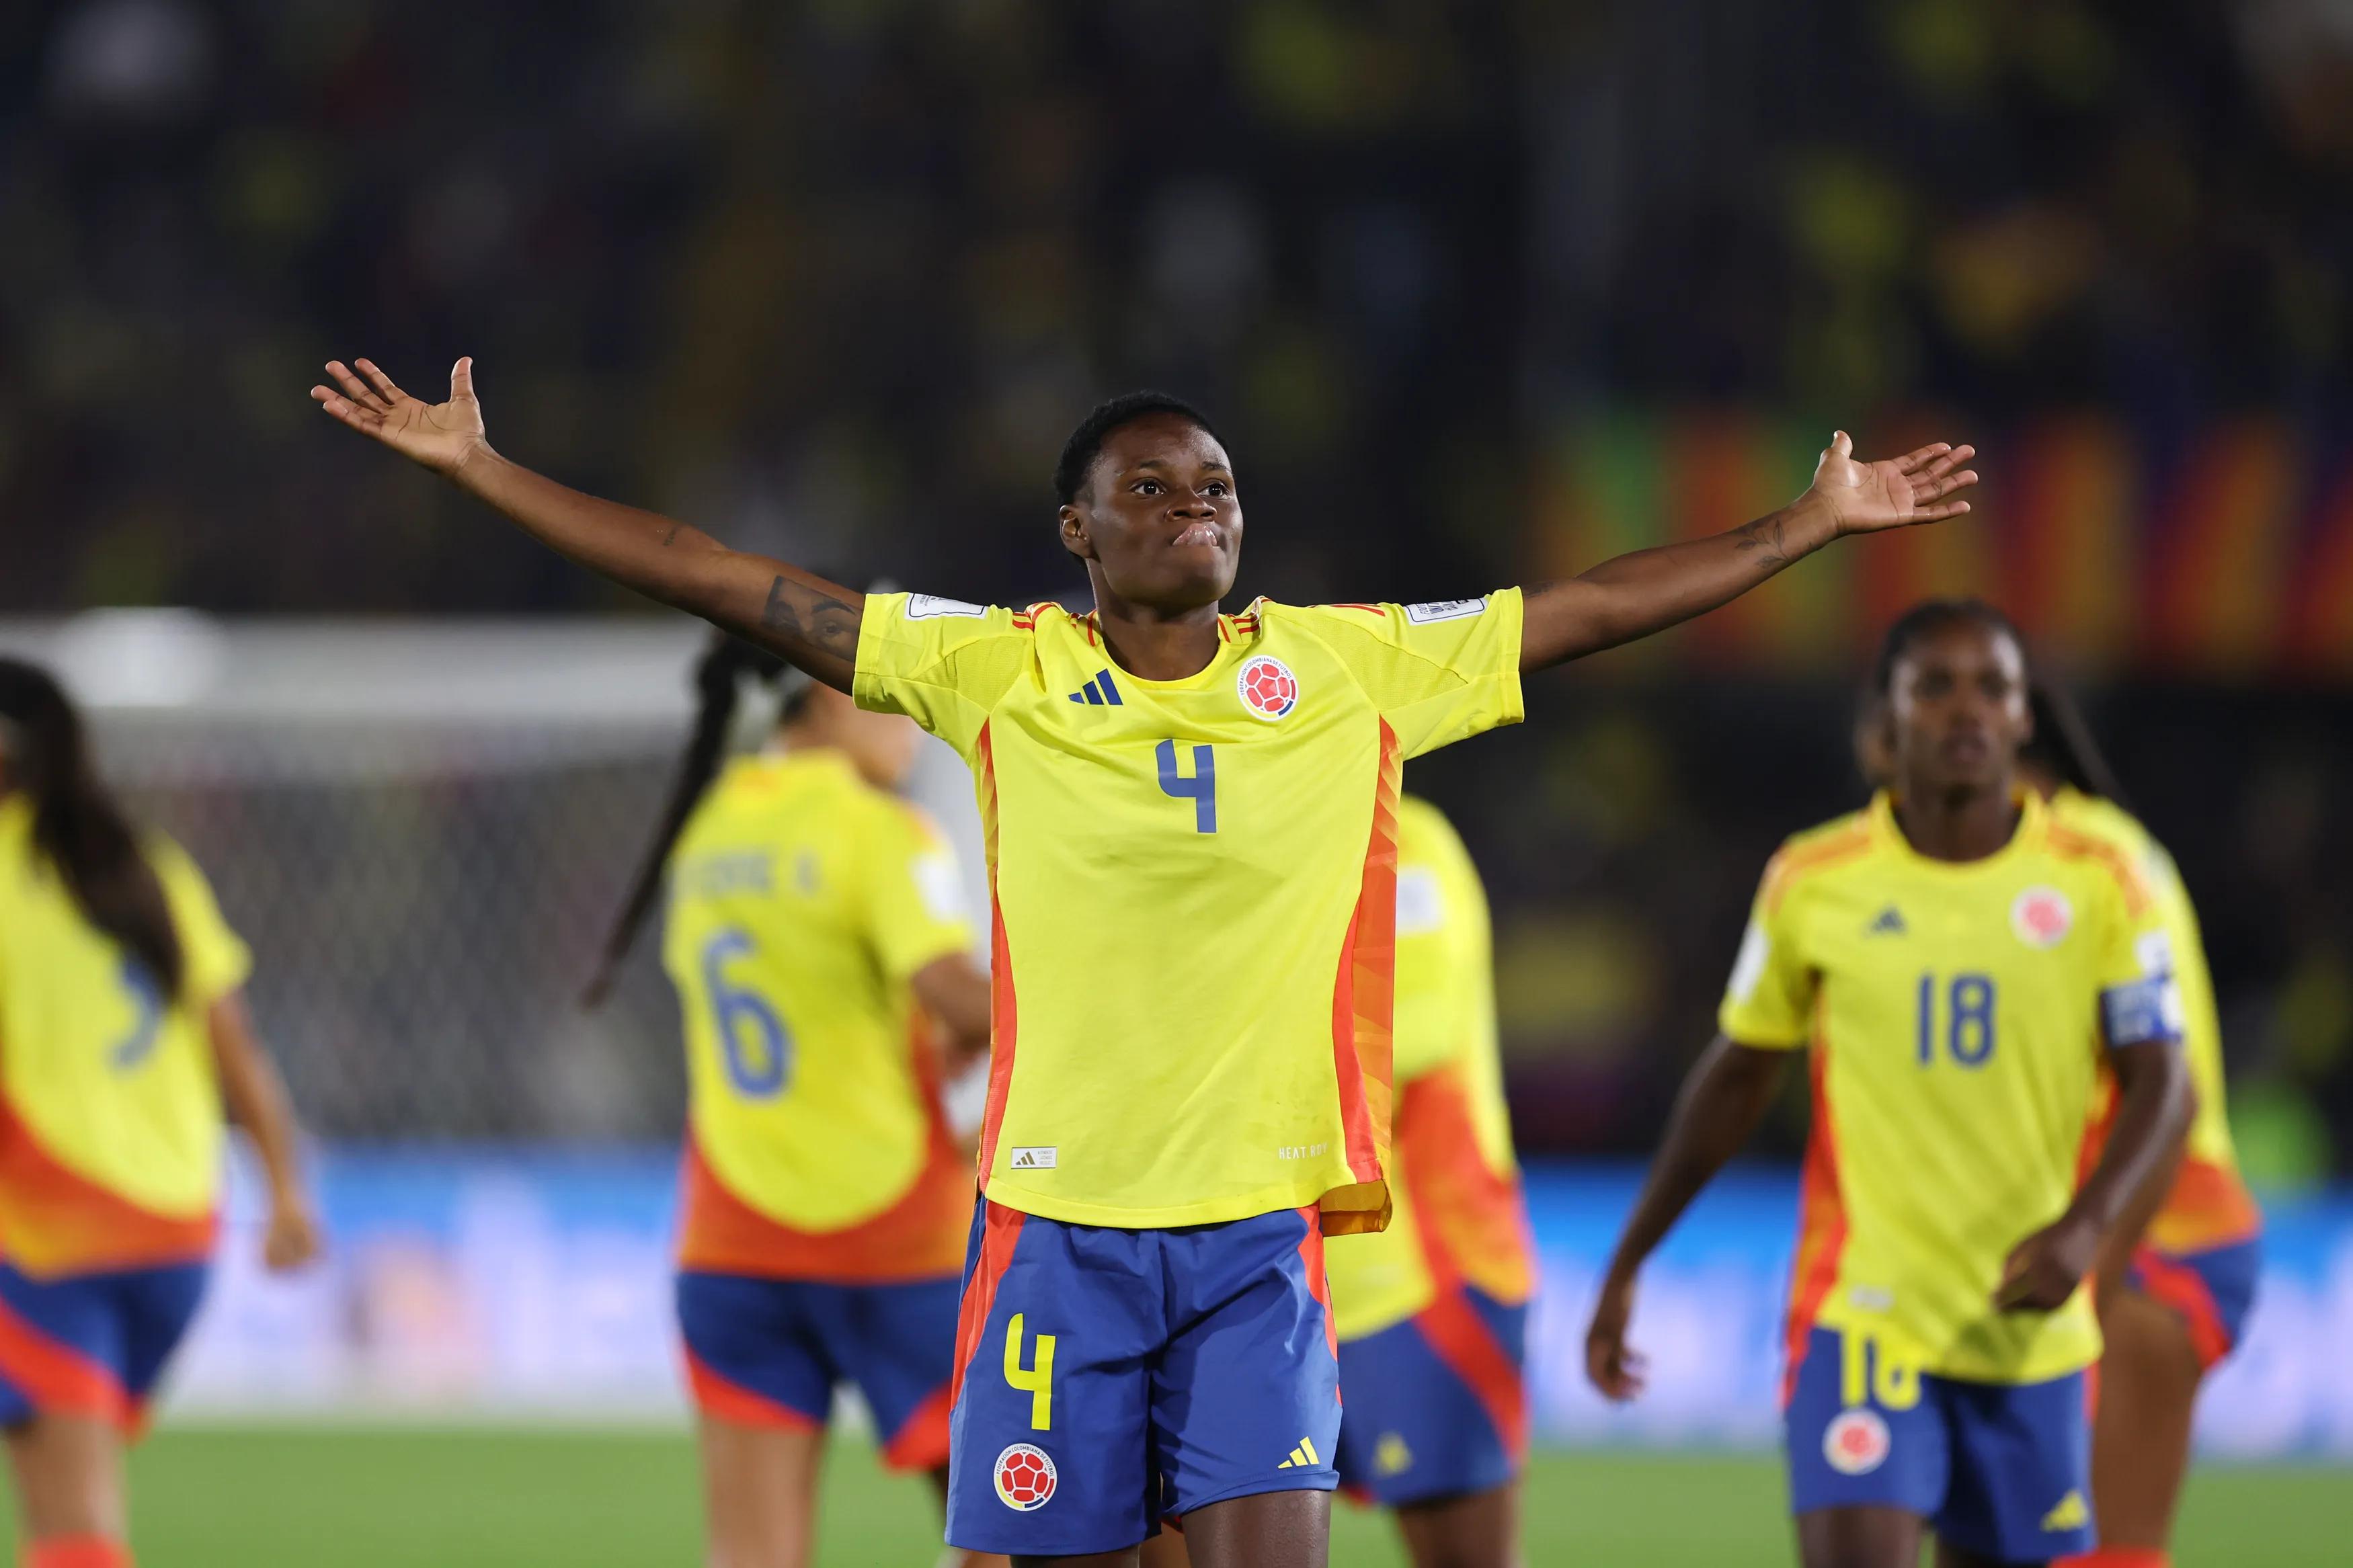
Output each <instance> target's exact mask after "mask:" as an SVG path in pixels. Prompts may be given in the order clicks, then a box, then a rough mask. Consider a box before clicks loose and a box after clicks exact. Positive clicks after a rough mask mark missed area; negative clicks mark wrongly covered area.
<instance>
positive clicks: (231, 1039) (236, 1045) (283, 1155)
mask: <svg viewBox="0 0 2353 1568" xmlns="http://www.w3.org/2000/svg"><path fill="white" fill-rule="evenodd" d="M205 1024H206V1038H207V1039H208V1040H209V1041H210V1043H211V1045H212V1050H213V1070H214V1072H215V1074H216V1077H217V1079H218V1081H219V1083H220V1096H221V1104H222V1107H223V1109H225V1110H227V1113H228V1119H229V1121H232V1122H234V1123H236V1124H237V1126H239V1127H242V1128H244V1129H245V1135H246V1136H247V1137H248V1138H250V1139H251V1140H252V1141H253V1152H254V1153H255V1154H257V1155H259V1157H260V1160H261V1170H262V1174H263V1176H264V1178H265V1179H266V1180H267V1181H268V1182H269V1229H268V1230H267V1231H266V1232H265V1233H264V1234H263V1237H262V1242H261V1257H262V1261H263V1262H264V1263H265V1264H267V1265H268V1266H269V1268H271V1269H272V1270H276V1271H283V1270H285V1269H289V1268H299V1267H301V1265H302V1264H305V1263H308V1262H309V1261H310V1260H311V1258H315V1257H317V1256H318V1254H319V1219H318V1215H317V1212H316V1211H315V1210H314V1209H312V1207H311V1194H310V1189H309V1188H308V1187H307V1186H306V1185H305V1184H304V1183H303V1180H302V1166H301V1156H300V1154H299V1153H298V1152H297V1151H298V1147H299V1145H300V1144H301V1129H300V1128H299V1127H298V1126H297V1125H296V1123H295V1121H294V1105H293V1101H292V1100H290V1098H289V1097H288V1096H287V1093H286V1080H285V1079H282V1078H280V1077H279V1076H278V1064H277V1063H275V1062H273V1061H271V1060H270V1059H269V1052H267V1051H265V1050H263V1049H262V1048H261V1042H260V1041H259V1040H257V1039H255V1038H254V1035H253V1019H252V1016H251V1015H250V1014H248V1012H247V1011H246V1006H245V994H244V993H243V992H237V991H233V992H231V993H229V994H227V995H226V996H224V997H222V998H221V999H220V1000H219V1001H217V1002H216V1003H214V1004H213V1005H212V1010H211V1012H210V1013H209V1014H208V1015H207V1016H206V1020H205Z"/></svg>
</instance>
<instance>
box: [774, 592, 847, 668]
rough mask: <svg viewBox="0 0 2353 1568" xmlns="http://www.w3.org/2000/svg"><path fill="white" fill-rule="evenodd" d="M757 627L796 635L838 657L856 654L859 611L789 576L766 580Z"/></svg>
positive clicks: (789, 635)
mask: <svg viewBox="0 0 2353 1568" xmlns="http://www.w3.org/2000/svg"><path fill="white" fill-rule="evenodd" d="M760 627H761V629H762V630H763V631H771V632H781V633H783V634H784V635H785V636H786V637H798V638H799V639H801V640H802V641H803V642H806V643H807V644H809V645H810V646H811V647H818V648H822V649H824V650H825V651H826V652H827V653H829V654H832V655H834V656H836V657H837V658H855V657H856V655H857V652H858V612H857V611H856V610H855V609H853V608H852V607H851V606H849V605H845V604H843V603H842V602H841V601H840V600H839V599H837V598H835V597H834V596H833V595H830V594H828V593H827V592H825V591H824V590H823V589H821V588H812V587H810V586H809V585H808V584H806V583H796V582H794V581H793V580H792V579H791V578H789V577H778V578H777V579H776V581H775V582H773V583H771V584H768V603H767V605H766V607H765V608H764V609H762V610H761V612H760Z"/></svg>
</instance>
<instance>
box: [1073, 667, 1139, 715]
mask: <svg viewBox="0 0 2353 1568" xmlns="http://www.w3.org/2000/svg"><path fill="white" fill-rule="evenodd" d="M1071 701H1073V702H1083V703H1085V704H1086V705H1087V706H1088V707H1090V708H1106V707H1108V708H1124V707H1125V706H1127V705H1126V704H1125V703H1124V702H1122V701H1121V700H1119V688H1118V686H1117V685H1115V684H1114V683H1113V680H1112V678H1111V671H1110V670H1108V669H1106V670H1104V671H1103V673H1102V674H1101V675H1098V676H1096V677H1095V678H1094V679H1092V680H1090V681H1088V682H1087V683H1086V684H1085V685H1084V686H1082V687H1080V688H1079V689H1077V690H1076V691H1073V692H1071Z"/></svg>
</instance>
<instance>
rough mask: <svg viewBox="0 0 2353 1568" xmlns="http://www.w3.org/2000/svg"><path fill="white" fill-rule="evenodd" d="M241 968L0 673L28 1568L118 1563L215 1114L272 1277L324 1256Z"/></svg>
mask: <svg viewBox="0 0 2353 1568" xmlns="http://www.w3.org/2000/svg"><path fill="white" fill-rule="evenodd" d="M251 968H252V960H251V955H250V954H249V953H248V952H247V950H246V946H245V944H244V943H243V942H240V941H239V940H238V939H237V934H236V933H235V932H234V931H230V930H229V928H228V925H227V922H226V921H223V920H222V918H221V914H220V910H219V908H218V907H217V906H216V904H215V902H214V901H213V894H212V889H211V888H210V887H209V886H208V885H207V884H206V881H205V878H204V875H203V873H202V872H200V871H198V870H197V869H196V866H195V862H194V861H193V860H191V859H190V858H188V857H187V855H186V854H185V853H184V852H183V851H182V850H181V849H180V847H178V846H177V845H175V844H173V843H171V842H170V841H169V840H166V839H164V838H161V837H153V836H146V835H142V833H141V832H140V831H139V829H138V828H137V827H136V826H135V825H133V824H132V822H131V820H130V819H129V817H128V816H125V815H124V813H123V811H122V809H121V806H120V805H118V804H117V803H116V801H115V799H114V796H113V795H112V793H111V791H110V790H109V789H108V788H107V786H106V784H105V783H104V781H102V780H101V779H100V777H99V776H98V774H97V772H96V770H95V768H94V766H93V763H92V761H91V758H90V751H89V748H88V745H87V743H86V742H85V739H84V731H83V727H82V722H81V717H80V715H79V713H78V712H77V711H76V710H75V709H74V707H73V704H72V703H71V701H70V700H69V699H68V698H67V696H66V695H65V692H64V691H63V689H61V688H59V687H58V684H57V682H56V681H55V680H53V679H51V678H50V677H49V676H48V674H47V672H46V671H44V670H42V669H40V668H37V667H35V666H33V665H29V664H25V663H21V662H18V661H16V660H15V659H0V1041H5V1051H0V1423H5V1426H6V1428H7V1433H8V1458H9V1463H10V1467H11V1468H12V1470H13V1472H14V1476H15V1479H16V1504H17V1523H18V1528H19V1531H20V1533H21V1534H22V1535H23V1537H24V1540H25V1558H24V1561H25V1562H26V1563H27V1564H28V1565H29V1568H121V1565H122V1564H127V1563H130V1561H131V1552H130V1547H129V1544H128V1540H129V1524H128V1519H127V1511H126V1502H125V1497H124V1486H123V1473H122V1447H123V1445H124V1443H125V1442H126V1441H128V1440H129V1439H131V1438H132V1437H134V1436H136V1435H137V1434H138V1433H139V1431H140V1430H141V1428H142V1426H143V1425H144V1421H145V1417H146V1412H147V1405H148V1400H149V1398H150V1396H151V1395H152V1394H153V1391H154V1388H155V1384H156V1382H157V1380H158V1379H159V1378H160V1377H161V1376H162V1375H163V1373H164V1366H165V1365H166V1363H168V1362H169V1361H170V1359H171V1356H172V1352H173V1351H174V1349H175V1348H176V1347H177V1346H178V1344H179V1342H180V1339H181V1336H182V1335H183V1334H184V1333H185V1331H186V1330H187V1327H188V1323H189V1321H190V1320H191V1319H192V1318H193V1317H194V1316H195V1310H196V1303H197V1301H198V1300H199V1299H200V1298H201V1297H202V1295H203V1294H204V1286H205V1275H206V1268H207V1262H208V1259H209V1258H210V1257H211V1254H212V1250H213V1244H214V1239H215V1237H216V1233H217V1230H218V1226H219V1210H220V1196H221V1175H222V1160H223V1155H224V1150H223V1143H222V1112H223V1109H224V1107H226V1109H227V1114H228V1116H229V1118H230V1119H231V1120H233V1121H236V1122H237V1124H238V1125H239V1126H241V1127H243V1128H244V1129H245V1130H246V1131H247V1133H248V1136H249V1137H250V1138H251V1140H252V1142H253V1146H254V1148H255V1150H256V1152H258V1153H259V1156H260V1159H261V1165H262V1170H263V1173H264V1174H265V1176H266V1178H267V1181H268V1190H269V1220H268V1226H267V1229H266V1231H265V1232H264V1235H263V1239H262V1254H263V1258H264V1261H265V1262H266V1263H267V1265H268V1266H269V1268H273V1269H286V1268H294V1267H296V1266H298V1265H300V1264H301V1263H303V1262H305V1261H307V1260H308V1259H310V1258H311V1257H312V1256H314V1255H315V1254H316V1253H317V1252H318V1250H319V1233H318V1227H317V1225H316V1224H315V1222H314V1220H313V1218H312V1210H311V1203H310V1200H309V1198H308V1196H307V1195H306V1194H305V1191H304V1188H303V1184H302V1178H301V1171H300V1169H299V1166H298V1163H297V1158H296V1151H295V1145H296V1142H297V1140H298V1132H297V1129H296V1127H295V1122H294V1115H293V1111H292V1110H291V1109H290V1106H289V1104H288V1101H287V1097H286V1091H285V1088H284V1086H283V1085H282V1084H281V1083H280V1080H279V1077H278V1073H277V1069H276V1068H275V1067H273V1066H272V1065H271V1063H270V1060H269V1058H268V1057H267V1056H266V1055H264V1054H263V1052H262V1050H261V1048H260V1047H259V1045H258V1044H257V1043H256V1041H255V1039H254V1037H253V1033H252V1030H251V1028H250V1026H248V1022H247V1016H246V1008H245V1002H244V999H243V996H242V994H241V987H242V986H243V985H244V984H245V981H246V977H247V975H248V973H249V972H250V970H251Z"/></svg>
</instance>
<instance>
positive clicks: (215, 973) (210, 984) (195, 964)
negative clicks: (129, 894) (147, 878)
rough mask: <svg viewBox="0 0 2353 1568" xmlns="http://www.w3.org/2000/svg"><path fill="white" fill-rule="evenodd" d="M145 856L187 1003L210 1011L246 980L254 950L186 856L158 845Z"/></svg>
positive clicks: (175, 848)
mask: <svg viewBox="0 0 2353 1568" xmlns="http://www.w3.org/2000/svg"><path fill="white" fill-rule="evenodd" d="M149 856H150V858H151V860H152V862H153V865H154V868H155V876H156V879H158V880H159V881H161V882H162V883H163V884H164V902H165V903H166V904H168V905H169V906H170V907H171V910H172V927H173V929H174V931H176V932H178V934H179V938H180V947H181V952H182V953H183V955H184V957H185V962H186V967H187V986H186V993H187V996H188V999H189V1000H190V1001H191V1002H192V1003H194V1004H195V1005H196V1006H197V1007H198V1008H206V1007H210V1006H211V1005H213V1004H214V1003H216V1002H217V1001H219V1000H220V999H221V998H222V997H224V996H226V995H227V994H229V993H230V992H232V991H235V990H236V989H237V987H238V986H240V985H243V984H245V983H246V981H247V980H248V978H250V977H251V975H252V973H253V950H252V949H250V948H248V947H247V946H246V944H245V940H244V939H243V938H242V937H240V936H238V935H237V932H236V931H234V930H232V929H231V928H230V926H229V923H228V921H227V917H225V916H224V915H222V913H221V911H220V903H219V901H218V900H216V899H215V898H214V897H213V889H212V884H211V883H210V882H207V881H206V880H205V874H204V873H203V872H202V871H200V870H198V869H197V868H196V863H195V859H194V858H191V857H190V856H189V854H188V852H187V851H186V850H185V849H182V848H181V847H179V846H178V845H176V844H174V843H172V842H170V841H169V840H163V841H160V842H158V843H156V844H154V845H153V846H151V847H150V849H149Z"/></svg>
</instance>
